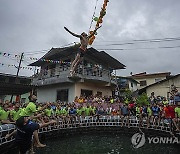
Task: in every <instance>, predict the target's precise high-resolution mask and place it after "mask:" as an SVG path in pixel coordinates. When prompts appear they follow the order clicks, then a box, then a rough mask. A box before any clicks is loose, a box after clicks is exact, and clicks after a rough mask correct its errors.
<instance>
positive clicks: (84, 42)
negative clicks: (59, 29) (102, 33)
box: [64, 26, 101, 76]
mask: <svg viewBox="0 0 180 154" xmlns="http://www.w3.org/2000/svg"><path fill="white" fill-rule="evenodd" d="M100 27H101V26H100ZM100 27H97V28H96V29H95V30H94V31H93V32H92V33H91V34H90V35H87V34H86V33H85V32H83V33H82V34H81V35H78V34H75V33H73V32H71V31H70V30H69V29H67V28H66V27H64V29H65V30H66V31H67V32H69V33H70V34H72V35H73V36H75V37H78V38H80V44H81V45H80V47H79V49H78V51H77V55H76V58H75V59H74V61H73V62H72V64H71V68H70V76H73V75H74V73H75V71H76V68H77V66H78V64H79V63H80V62H81V61H82V59H83V56H84V55H85V53H86V52H87V46H88V41H89V39H90V38H91V37H92V36H93V35H94V34H95V33H96V31H97V30H98V29H99V28H100Z"/></svg>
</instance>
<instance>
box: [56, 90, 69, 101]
mask: <svg viewBox="0 0 180 154" xmlns="http://www.w3.org/2000/svg"><path fill="white" fill-rule="evenodd" d="M57 100H60V101H65V102H68V89H62V90H58V91H57Z"/></svg>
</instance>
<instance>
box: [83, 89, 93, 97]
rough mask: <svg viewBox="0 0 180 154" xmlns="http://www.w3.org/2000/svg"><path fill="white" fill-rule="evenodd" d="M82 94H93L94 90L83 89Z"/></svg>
mask: <svg viewBox="0 0 180 154" xmlns="http://www.w3.org/2000/svg"><path fill="white" fill-rule="evenodd" d="M81 95H82V96H86V97H88V96H91V95H92V90H86V89H81Z"/></svg>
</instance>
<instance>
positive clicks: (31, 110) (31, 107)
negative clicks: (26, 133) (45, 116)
mask: <svg viewBox="0 0 180 154" xmlns="http://www.w3.org/2000/svg"><path fill="white" fill-rule="evenodd" d="M36 100H37V97H36V96H35V95H31V96H29V101H30V102H29V103H28V105H27V106H26V108H24V109H23V110H22V111H21V113H20V116H28V117H30V119H36V118H40V117H42V115H41V114H37V115H36V113H37V112H39V111H38V110H37V109H36V104H35V103H36ZM47 106H48V104H47V105H45V106H43V107H42V108H41V109H40V110H44V109H45V108H47ZM34 139H35V146H36V147H45V146H46V145H44V144H42V143H40V141H39V136H38V132H37V130H36V131H34Z"/></svg>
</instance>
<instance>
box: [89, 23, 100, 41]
mask: <svg viewBox="0 0 180 154" xmlns="http://www.w3.org/2000/svg"><path fill="white" fill-rule="evenodd" d="M99 28H101V26H99V27H97V28H96V29H95V30H94V31H93V33H92V34H91V35H89V36H88V38H91V37H92V36H93V35H94V34H95V33H96V31H97V30H98V29H99Z"/></svg>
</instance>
